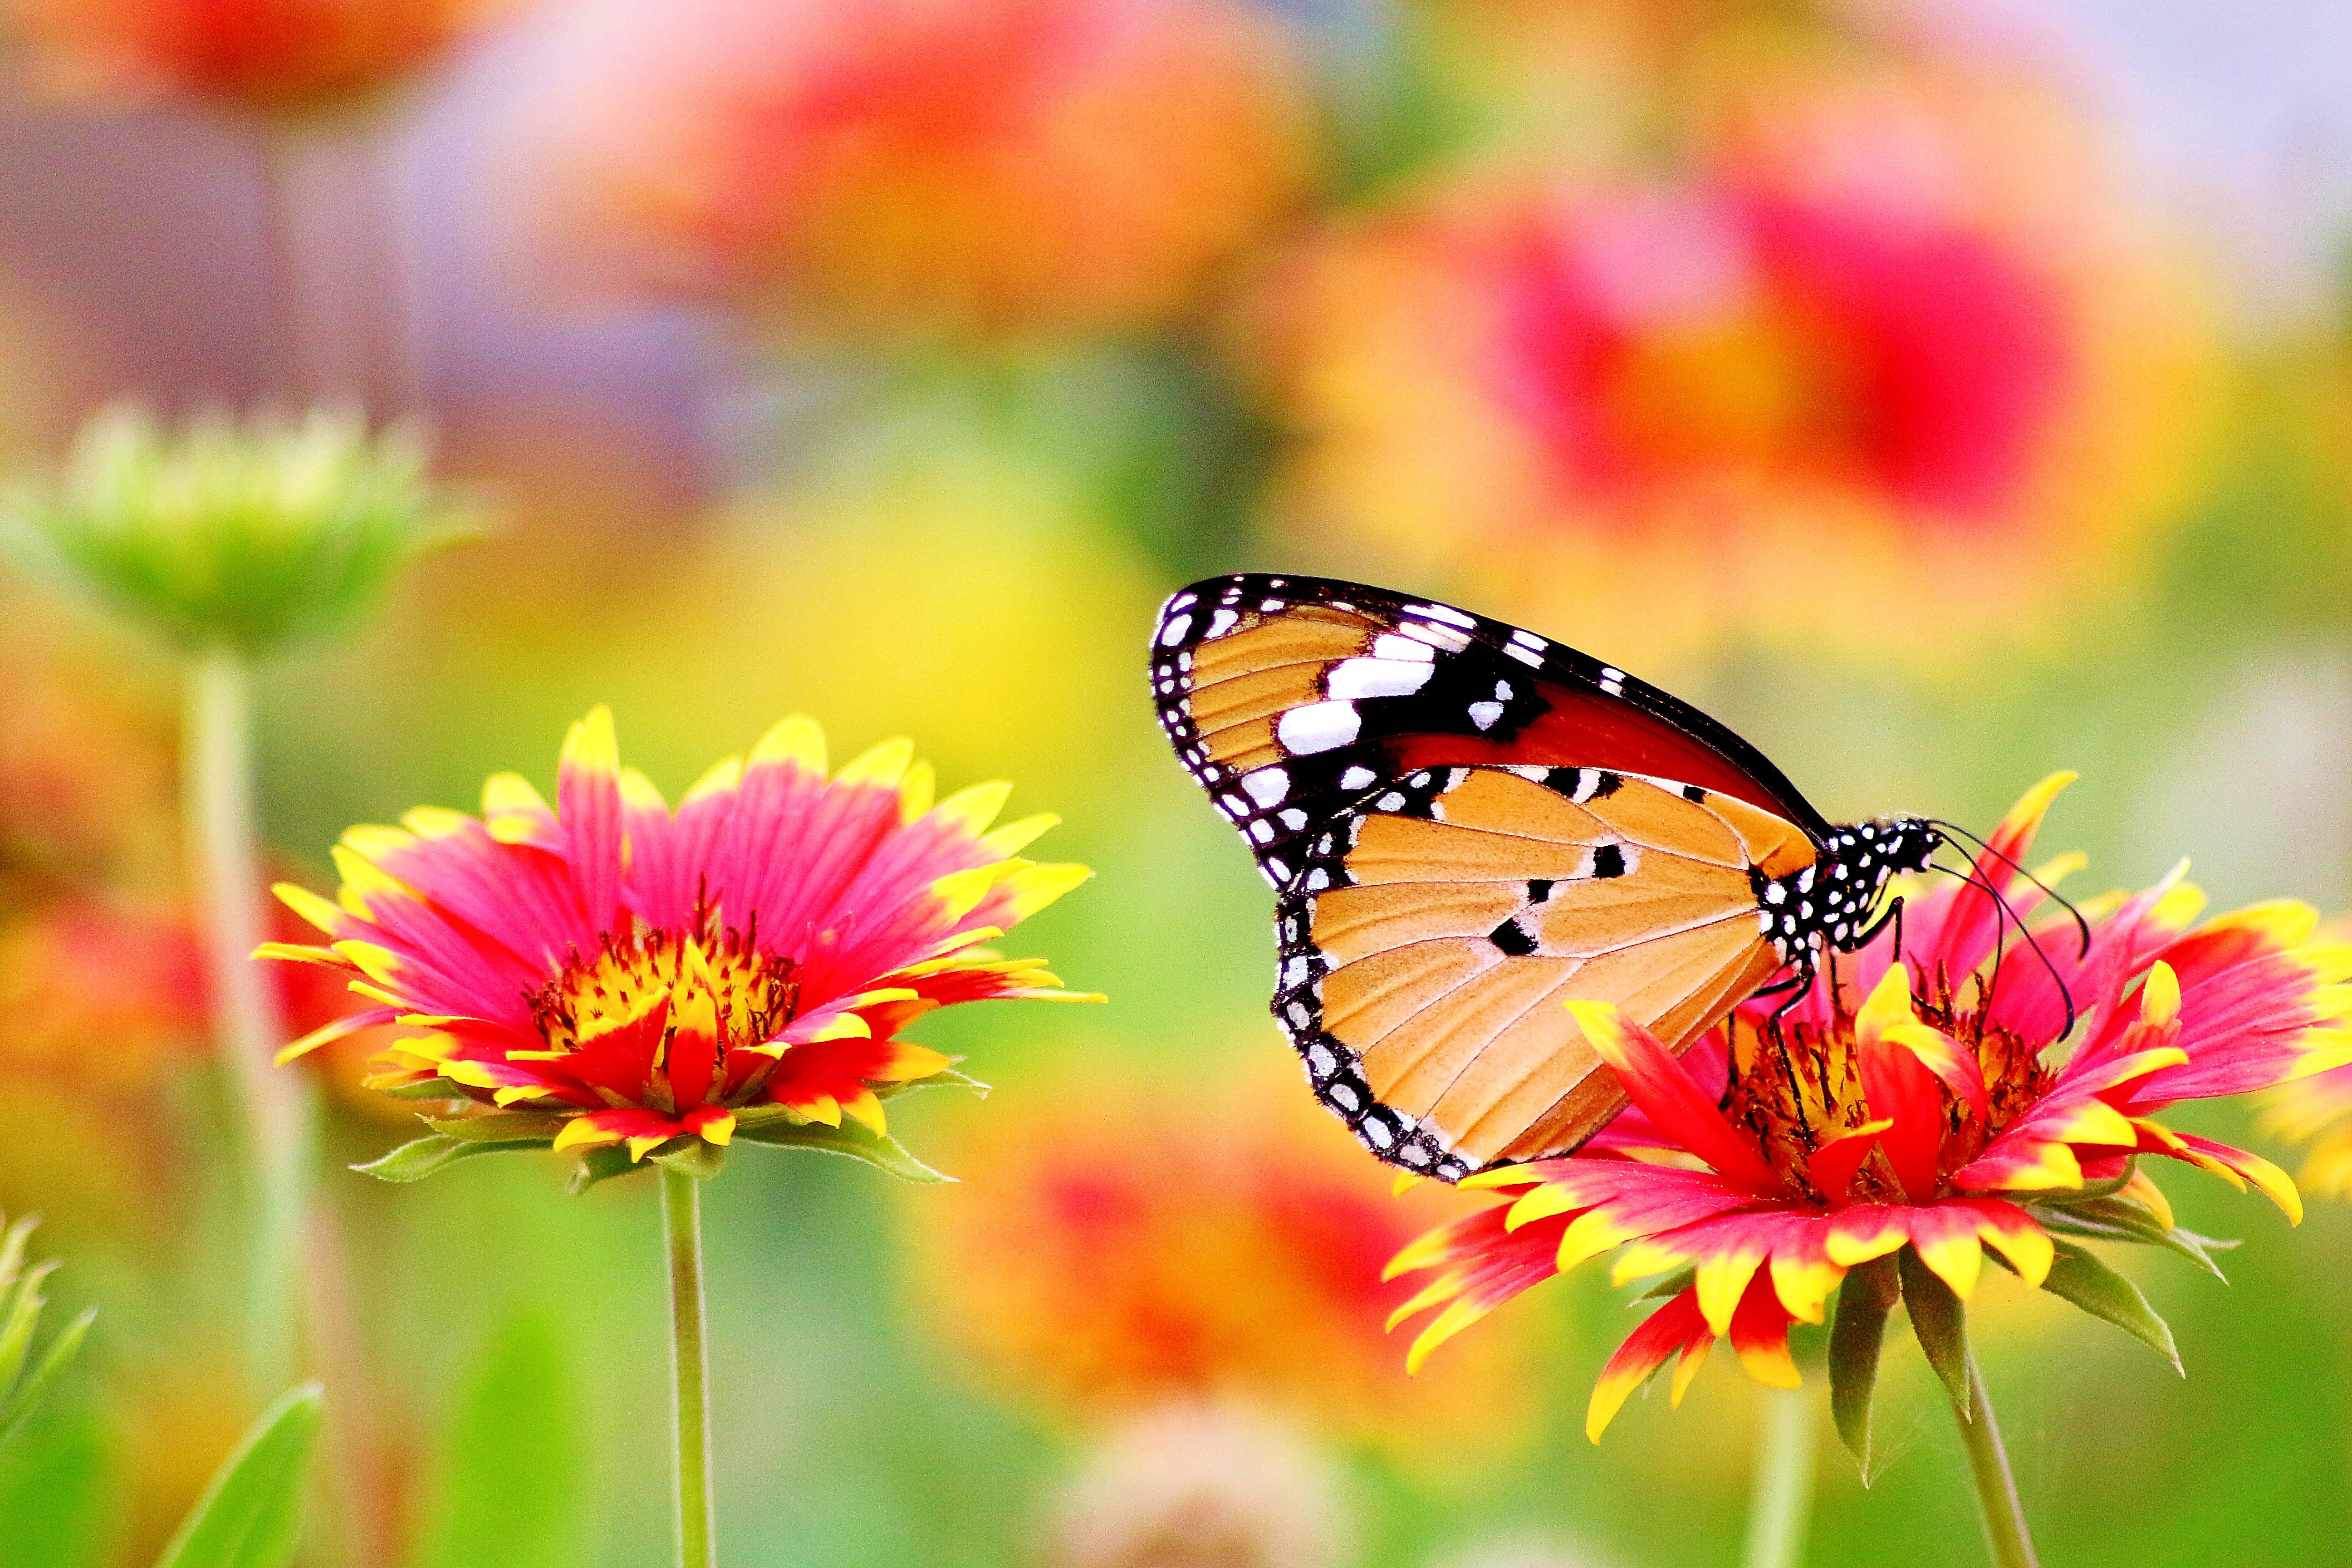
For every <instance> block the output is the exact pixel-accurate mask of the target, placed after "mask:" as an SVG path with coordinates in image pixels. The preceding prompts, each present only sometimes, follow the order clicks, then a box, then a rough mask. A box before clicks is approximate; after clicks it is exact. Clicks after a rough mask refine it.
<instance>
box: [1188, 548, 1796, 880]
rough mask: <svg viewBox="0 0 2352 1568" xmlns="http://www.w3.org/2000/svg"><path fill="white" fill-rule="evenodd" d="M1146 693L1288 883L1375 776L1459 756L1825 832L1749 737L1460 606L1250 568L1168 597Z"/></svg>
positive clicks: (1261, 860)
mask: <svg viewBox="0 0 2352 1568" xmlns="http://www.w3.org/2000/svg"><path fill="white" fill-rule="evenodd" d="M1151 676H1152V692H1153V699H1154V701H1155V704H1156V706H1157V707H1158V710H1159V714H1160V724H1161V727H1162V728H1163V729H1165V730H1166V731H1167V732H1168V737H1169V740H1170V742H1171V743H1172V744H1173V745H1174V746H1175V748H1176V753H1177V756H1178V757H1179V758H1180V759H1181V761H1182V762H1183V763H1184V765H1185V767H1186V768H1187V769H1188V770H1190V771H1191V773H1192V776H1193V777H1194V779H1195V780H1197V781H1198V782H1199V783H1200V784H1201V785H1202V788H1204V789H1206V790H1207V791H1208V792H1209V794H1210V796H1211V798H1212V799H1213V800H1214V801H1215V802H1216V804H1217V806H1218V809H1220V810H1221V811H1223V813H1224V814H1225V815H1226V816H1227V817H1229V818H1230V819H1231V820H1232V821H1233V823H1234V826H1235V827H1237V828H1238V829H1240V831H1241V833H1242V836H1243V837H1244V838H1245V839H1246V840H1248V842H1249V845H1250V849H1251V852H1252V853H1253V854H1254V855H1255V856H1256V858H1257V861H1258V866H1259V868H1260V869H1261V870H1263V871H1264V872H1265V876H1266V879H1268V880H1269V881H1271V882H1273V883H1274V885H1275V886H1276V887H1277V888H1279V887H1281V886H1283V885H1284V884H1285V883H1286V882H1287V881H1288V880H1289V879H1291V877H1292V876H1293V875H1295V874H1296V873H1297V869H1298V867H1299V863H1300V860H1301V858H1302V852H1301V845H1302V843H1303V841H1305V840H1307V839H1309V838H1311V837H1313V836H1314V833H1315V831H1316V825H1317V824H1319V823H1320V822H1322V821H1323V820H1324V819H1326V818H1328V817H1329V816H1332V815H1333V814H1334V813H1336V812H1337V811H1339V809H1340V808H1341V807H1343V806H1344V805H1347V804H1348V803H1349V801H1351V800H1353V799H1355V798H1356V797H1357V796H1359V795H1362V794H1363V793H1364V791H1365V790H1367V789H1369V788H1370V787H1371V786H1372V785H1373V784H1378V783H1381V782H1384V781H1388V780H1392V779H1398V778H1402V777H1405V776H1407V775H1408V774H1410V773H1413V772H1415V771H1417V770H1419V769H1422V768H1428V767H1439V766H1448V765H1460V764H1465V763H1496V764H1505V765H1508V764H1520V765H1528V764H1543V765H1547V766H1570V767H1599V768H1605V769H1608V770H1610V771H1612V772H1615V773H1639V774H1643V775H1646V776H1650V777H1654V778H1665V779H1673V780H1676V781H1679V782H1681V783H1685V784H1695V785H1697V786H1699V787H1702V788H1706V789H1708V790H1712V791H1716V792H1717V793H1720V794H1724V795H1730V796H1731V797H1733V798H1734V799H1736V800H1740V801H1744V802H1746V803H1747V804H1748V805H1753V806H1756V807H1758V808H1759V810H1763V811H1767V812H1770V813H1772V814H1773V815H1775V816H1780V817H1782V818H1784V819H1785V820H1787V821H1790V822H1792V823H1795V824H1796V825H1797V826H1799V827H1801V829H1802V830H1803V831H1804V833H1805V835H1806V836H1807V837H1810V838H1812V839H1814V840H1815V841H1817V842H1818V841H1819V840H1820V839H1821V838H1822V837H1824V836H1825V835H1826V834H1827V833H1828V832H1829V830H1830V829H1829V825H1828V824H1827V823H1826V822H1825V821H1824V820H1823V819H1822V816H1821V814H1820V813H1819V812H1817V811H1815V810H1814V809H1813V807H1812V806H1811V804H1809V803H1808V802H1807V801H1806V800H1805V798H1804V796H1803V795H1801V794H1800V793H1799V792H1798V790H1797V788H1796V786H1795V785H1793V784H1790V782H1789V781H1788V779H1787V778H1786V777H1785V776H1784V775H1783V774H1782V773H1780V770H1779V769H1778V768H1775V767H1774V766H1773V765H1772V764H1771V763H1770V762H1769V761H1768V760H1766V759H1765V757H1764V756H1763V755H1762V753H1760V752H1758V751H1757V750H1756V749H1755V748H1754V747H1753V746H1750V745H1749V744H1748V742H1745V741H1742V740H1741V739H1740V738H1739V737H1738V735H1735V734H1733V733H1732V732H1731V731H1729V730H1728V729H1727V728H1725V727H1724V726H1723V725H1721V724H1719V723H1717V721H1714V720H1713V719H1710V718H1708V717H1707V716H1706V714H1704V713H1702V712H1700V711H1699V710H1697V709H1696V708H1693V707H1692V706H1690V704H1688V703H1686V702H1684V701H1682V700H1679V699H1677V698H1675V697H1674V696H1672V695H1670V694H1668V693H1666V692H1664V691H1661V690H1659V689H1657V688H1655V687H1654V686H1650V685H1647V684H1645V683H1643V682H1642V681H1639V680H1636V679H1633V677H1631V676H1628V675H1627V674H1625V673H1624V672H1623V671H1622V670H1620V669H1617V668H1613V667H1612V666H1610V665H1608V664H1606V663H1603V662H1602V661H1601V660H1600V659H1597V658H1592V657H1591V656H1590V655H1587V654H1582V653H1579V652H1577V651H1576V650H1575V649H1573V648H1570V647H1563V646H1561V645H1560V644H1558V643H1555V642H1552V641H1550V640H1549V639H1548V638H1545V637H1538V636H1537V635H1536V634H1535V633H1533V632H1528V631H1523V630H1520V629H1519V628H1517V627H1515V626H1508V625H1506V624H1505V623H1503V622H1500V621H1495V620H1489V619H1487V618H1486V617H1484V616H1474V615H1472V614H1470V613H1469V612H1468V611H1465V610H1459V609H1455V608H1454V606H1452V605H1440V604H1436V603H1433V602H1431V601H1427V600H1418V599H1409V598H1406V597H1404V596H1402V595H1397V594H1391V593H1389V592H1387V591H1386V590H1384V589H1379V588H1371V587H1367V586H1365V585H1363V584H1356V583H1341V582H1335V581H1331V580H1328V579H1324V578H1313V577H1288V576H1273V575H1266V574H1256V573H1248V574H1239V575H1235V576H1231V577H1215V578H1211V579H1208V580H1207V581H1205V582H1201V583H1196V584H1192V586H1191V587H1189V588H1186V589H1184V590H1183V591H1182V592H1181V593H1179V594H1177V595H1175V596H1174V597H1172V598H1171V599H1170V600H1169V601H1168V604H1167V605H1166V606H1165V607H1164V608H1163V609H1162V610H1161V612H1160V624H1159V626H1158V628H1157V630H1156V632H1155V635H1154V638H1153V643H1152V660H1151Z"/></svg>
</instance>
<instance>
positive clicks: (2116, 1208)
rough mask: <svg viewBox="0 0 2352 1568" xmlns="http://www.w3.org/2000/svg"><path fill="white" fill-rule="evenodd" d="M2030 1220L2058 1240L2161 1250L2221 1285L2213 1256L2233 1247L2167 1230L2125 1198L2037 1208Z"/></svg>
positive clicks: (2230, 1243)
mask: <svg viewBox="0 0 2352 1568" xmlns="http://www.w3.org/2000/svg"><path fill="white" fill-rule="evenodd" d="M2033 1215H2034V1218H2036V1219H2037V1220H2039V1221H2040V1222H2041V1224H2042V1228H2043V1229H2044V1230H2048V1231H2051V1232H2053V1233H2055V1234H2057V1235H2060V1236H2074V1237H2082V1238H2084V1240H2086V1241H2122V1242H2131V1243H2135V1244H2137V1245H2139V1246H2143V1247H2163V1248H2164V1249H2165V1250H2166V1251H2168V1252H2174V1253H2178V1254H2179V1255H2180V1256H2181V1257H2183V1258H2187V1259H2189V1262H2191V1263H2194V1264H2195V1265H2197V1267H2199V1268H2202V1269H2204V1270H2205V1271H2206V1272H2207V1273H2208V1274H2210V1275H2211V1276H2213V1278H2214V1279H2219V1280H2221V1282H2222V1283H2223V1284H2225V1285H2226V1284H2228V1283H2229V1279H2228V1277H2227V1276H2226V1275H2224V1274H2223V1273H2222V1272H2221V1266H2220V1265H2218V1264H2216V1263H2215V1262H2214V1261H2213V1256H2212V1255H2213V1254H2214V1253H2216V1252H2223V1251H2227V1250H2228V1249H2229V1248H2231V1247H2235V1246H2237V1245H2238V1244H2237V1243H2236V1242H2234V1241H2217V1240H2215V1239H2214V1238H2212V1237H2205V1236H2199V1235H2197V1234H2195V1233H2194V1232H2191V1231H2186V1230H2180V1229H2178V1228H2176V1227H2174V1226H2168V1225H2167V1224H2165V1223H2164V1221H2163V1220H2162V1219H2161V1218H2160V1217H2159V1216H2158V1215H2157V1214H2156V1213H2155V1212H2154V1211H2153V1210H2151V1209H2149V1208H2148V1207H2147V1205H2143V1204H2138V1203H2135V1202H2134V1201H2132V1200H2131V1199H2129V1198H2125V1197H2113V1196H2110V1197H2099V1198H2091V1199H2087V1200H2084V1201H2082V1202H2078V1203H2066V1204H2051V1205H2037V1206H2036V1207H2035V1209H2034V1210H2033Z"/></svg>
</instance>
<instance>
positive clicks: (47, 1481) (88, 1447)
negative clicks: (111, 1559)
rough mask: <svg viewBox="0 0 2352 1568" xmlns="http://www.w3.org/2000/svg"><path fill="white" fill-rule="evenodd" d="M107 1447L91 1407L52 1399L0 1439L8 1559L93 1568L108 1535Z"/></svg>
mask: <svg viewBox="0 0 2352 1568" xmlns="http://www.w3.org/2000/svg"><path fill="white" fill-rule="evenodd" d="M108 1459H109V1456H108V1451H107V1446H106V1441H105V1437H104V1436H103V1434H102V1433H101V1431H100V1426H99V1423H98V1420H97V1417H96V1415H95V1413H94V1412H92V1411H91V1410H89V1408H88V1407H87V1406H86V1405H83V1404H80V1403H79V1402H77V1403H74V1404H68V1405H50V1406H48V1407H47V1409H45V1410H43V1411H42V1412H41V1413H40V1414H39V1415H37V1416H36V1417H34V1419H32V1420H31V1421H29V1422H28V1423H26V1426H25V1429H24V1430H23V1431H22V1432H21V1433H19V1434H18V1435H17V1436H16V1437H15V1438H13V1439H12V1440H10V1441H9V1442H8V1443H6V1444H5V1445H0V1542H6V1543H7V1546H6V1551H5V1556H6V1559H7V1561H9V1562H11V1563H38V1564H39V1565H40V1568H98V1564H99V1563H100V1562H102V1561H103V1560H104V1553H105V1547H106V1536H107V1523H108V1520H107V1504H108V1502H109V1498H108V1495H107V1493H108V1487H107V1480H108Z"/></svg>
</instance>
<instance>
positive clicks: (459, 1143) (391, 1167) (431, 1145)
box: [352, 1132, 551, 1182]
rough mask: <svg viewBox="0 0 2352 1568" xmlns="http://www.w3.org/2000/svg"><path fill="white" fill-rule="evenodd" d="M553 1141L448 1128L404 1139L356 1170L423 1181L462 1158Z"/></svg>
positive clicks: (393, 1178) (384, 1179) (390, 1178)
mask: <svg viewBox="0 0 2352 1568" xmlns="http://www.w3.org/2000/svg"><path fill="white" fill-rule="evenodd" d="M550 1142H551V1140H549V1139H546V1138H517V1139H478V1138H459V1137H455V1136H453V1135H451V1134H449V1133H446V1132H436V1133H434V1134H433V1135H432V1136H431V1137H429V1138H419V1139H416V1140H415V1141H414V1142H408V1143H403V1144H402V1145H401V1146H400V1147H399V1148H397V1149H394V1151H393V1152H391V1153H389V1154H385V1155H383V1156H382V1157H381V1158H379V1159H374V1160H370V1161H368V1162H367V1163H365V1164H362V1165H353V1166H352V1170H354V1171H357V1172H358V1173H360V1174H362V1175H363V1176H373V1177H374V1178H375V1179H376V1180H377V1181H380V1182H421V1181H423V1180H424V1179H425V1177H427V1176H430V1175H432V1174H434V1173H436V1172H438V1171H446V1170H447V1169H448V1168H449V1167H450V1166H452V1165H454V1164H456V1163H457V1162H458V1161H460V1160H471V1159H474V1158H476V1157H477V1156H478V1155H482V1154H513V1153H519V1152H522V1151H524V1150H527V1149H544V1148H546V1147H547V1146H548V1145H549V1143H550Z"/></svg>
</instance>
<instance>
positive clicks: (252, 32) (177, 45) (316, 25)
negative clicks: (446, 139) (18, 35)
mask: <svg viewBox="0 0 2352 1568" xmlns="http://www.w3.org/2000/svg"><path fill="white" fill-rule="evenodd" d="M498 8H499V0H12V4H11V9H12V10H13V12H14V13H15V19H16V25H17V27H18V29H19V30H20V31H21V32H22V33H23V34H24V35H26V37H30V38H31V39H32V40H34V41H35V42H36V44H37V45H38V46H39V47H40V48H41V49H42V51H43V52H44V55H45V57H46V58H45V59H44V62H43V63H44V65H45V66H46V68H47V70H48V72H49V74H50V75H51V76H53V77H54V78H56V79H58V81H59V82H60V83H61V84H62V85H64V86H67V87H68V88H71V89H79V90H86V91H99V92H103V93H108V94H120V95H128V96H133V97H144V96H149V95H156V94H184V95H187V96H190V97H194V98H199V99H205V100H212V101H215V102H219V103H225V104H228V105H231V106H234V107H236V108H240V109H247V110H258V111H261V112H264V113H269V114H283V113H300V112H307V111H310V110H320V109H326V108H331V107H333V106H337V105H341V104H346V103H350V102H352V101H355V100H361V99H364V98H367V97H369V96H371V95H373V94H374V93H377V92H380V91H382V90H383V89H386V88H388V87H390V86H392V85H394V83H396V82H397V81H399V80H400V79H402V78H404V77H406V76H408V75H410V74H411V73H413V72H415V71H416V70H418V69H421V68H423V67H424V66H425V64H426V63H427V62H428V61H430V60H431V59H433V58H435V57H436V56H437V55H438V54H440V53H441V52H442V51H443V50H444V49H446V47H449V45H451V44H452V43H453V42H455V41H456V40H457V38H458V37H462V36H463V35H464V34H466V33H467V32H468V31H470V30H471V29H472V28H473V27H474V26H477V25H478V23H479V21H480V20H481V19H482V17H483V16H486V15H488V13H490V12H491V11H493V10H496V9H498Z"/></svg>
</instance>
